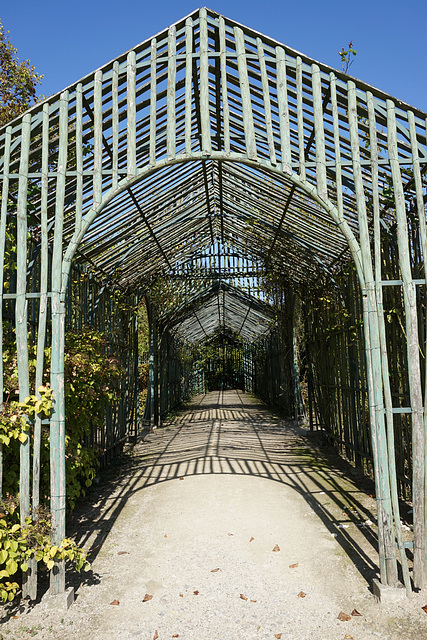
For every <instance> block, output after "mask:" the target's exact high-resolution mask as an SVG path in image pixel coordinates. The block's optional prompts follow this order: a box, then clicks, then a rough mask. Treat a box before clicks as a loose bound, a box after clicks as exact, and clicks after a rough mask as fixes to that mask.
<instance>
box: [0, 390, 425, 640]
mask: <svg viewBox="0 0 427 640" xmlns="http://www.w3.org/2000/svg"><path fill="white" fill-rule="evenodd" d="M310 443H311V439H310V438H309V437H307V436H306V432H305V431H304V430H303V429H299V428H298V427H297V426H296V425H294V424H291V423H286V422H284V421H282V420H280V419H278V418H277V417H275V416H274V415H273V414H271V413H270V412H269V411H267V410H266V409H265V408H264V407H263V406H262V405H260V404H256V403H253V402H252V401H251V400H250V398H249V396H247V395H245V394H243V393H241V392H225V393H221V392H213V393H210V394H208V395H207V396H204V397H199V398H196V399H195V401H194V402H193V404H192V406H191V407H190V409H189V410H188V411H186V412H183V413H181V414H179V415H178V416H177V417H175V418H174V419H172V420H171V421H169V422H168V423H167V424H166V425H165V426H163V427H162V428H161V429H158V430H157V431H155V432H153V433H151V434H150V435H149V436H148V437H147V438H146V441H145V443H142V444H140V445H137V447H136V448H135V450H134V454H133V457H132V460H131V461H130V462H129V463H128V464H127V465H126V466H125V467H124V468H123V470H122V472H121V474H120V476H119V477H118V478H115V479H112V480H111V482H109V483H108V484H107V485H105V484H103V486H102V487H101V486H100V487H99V491H98V494H99V495H96V494H94V495H93V496H92V498H91V502H90V503H88V504H86V505H85V506H84V508H82V509H81V511H80V513H79V523H78V525H77V528H76V531H75V533H76V538H77V540H78V542H79V543H81V544H84V545H85V547H87V548H88V547H92V548H94V553H93V575H92V576H91V577H90V579H89V582H88V583H87V584H81V585H80V586H79V588H78V589H77V596H78V597H77V599H76V602H75V604H74V605H73V606H72V607H71V609H70V610H69V611H67V612H64V613H59V614H56V613H54V612H50V611H46V610H45V609H44V607H43V603H42V604H40V605H37V606H36V607H35V608H33V609H32V610H30V611H28V612H25V611H22V612H21V613H20V614H19V616H18V617H17V618H14V619H11V620H10V621H9V622H7V623H5V624H4V625H3V627H2V633H3V637H4V638H15V639H16V640H21V639H23V638H29V637H37V638H52V639H55V640H62V639H67V640H77V639H81V638H91V639H92V640H110V638H111V639H113V638H114V639H119V640H120V639H125V638H126V639H127V638H138V639H141V640H154V639H155V638H159V640H166V639H168V640H169V639H170V638H179V639H180V640H223V639H225V638H226V639H227V640H255V639H257V640H258V639H262V640H264V639H271V640H274V638H278V639H281V640H303V639H306V638H307V639H310V640H343V639H344V638H347V639H350V638H354V640H371V639H373V638H376V639H377V638H383V639H386V638H387V639H397V638H399V639H400V638H402V639H405V638H407V639H409V638H423V637H427V615H426V614H425V613H424V611H423V610H422V609H421V606H422V605H424V604H426V602H427V593H425V594H421V595H420V594H418V595H417V596H415V597H414V598H412V599H411V600H410V601H409V600H408V601H405V602H404V603H403V604H402V606H399V607H396V608H394V609H393V610H392V611H387V610H386V609H384V608H381V607H380V606H379V605H377V604H376V603H374V601H373V596H372V594H371V592H370V585H371V581H372V577H373V576H375V575H376V572H377V567H376V553H375V529H374V527H373V526H372V525H371V524H369V521H371V522H372V521H374V520H375V515H374V508H375V503H374V500H373V498H372V497H370V495H369V491H371V492H372V489H369V488H368V489H367V491H368V493H364V492H363V491H361V490H360V488H358V487H357V486H356V485H355V484H354V478H355V476H354V475H353V476H351V475H349V474H348V472H349V469H350V468H349V467H348V466H346V465H345V464H344V463H340V462H339V461H338V462H337V466H336V467H333V468H331V460H330V457H329V454H328V451H327V450H324V449H322V448H317V449H311V448H309V447H310ZM327 454H328V455H327ZM352 477H353V479H352ZM365 523H368V524H365ZM150 596H151V597H150ZM144 599H145V602H144ZM114 601H117V602H118V603H119V604H111V603H113V602H114ZM354 610H357V611H358V612H360V613H361V614H362V615H361V616H355V615H351V614H352V611H354ZM340 612H344V613H345V614H348V615H349V616H350V620H348V621H341V620H339V619H338V616H339V614H340Z"/></svg>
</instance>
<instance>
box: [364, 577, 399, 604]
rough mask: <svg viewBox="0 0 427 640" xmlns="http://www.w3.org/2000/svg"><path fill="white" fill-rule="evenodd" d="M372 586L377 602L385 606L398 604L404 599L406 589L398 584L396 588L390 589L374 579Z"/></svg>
mask: <svg viewBox="0 0 427 640" xmlns="http://www.w3.org/2000/svg"><path fill="white" fill-rule="evenodd" d="M372 586H373V591H374V597H375V599H376V600H377V602H379V603H380V604H384V605H386V606H387V605H393V604H398V603H399V602H402V600H404V599H405V597H406V589H405V587H404V586H403V584H400V582H399V584H398V586H397V587H390V586H389V585H388V584H382V583H381V582H380V581H379V580H377V579H376V578H374V580H373V584H372Z"/></svg>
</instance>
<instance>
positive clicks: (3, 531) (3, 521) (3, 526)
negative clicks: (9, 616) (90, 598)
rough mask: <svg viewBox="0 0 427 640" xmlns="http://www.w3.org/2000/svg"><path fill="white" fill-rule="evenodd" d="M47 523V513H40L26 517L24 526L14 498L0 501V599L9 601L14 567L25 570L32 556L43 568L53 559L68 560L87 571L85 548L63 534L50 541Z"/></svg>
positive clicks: (15, 584)
mask: <svg viewBox="0 0 427 640" xmlns="http://www.w3.org/2000/svg"><path fill="white" fill-rule="evenodd" d="M50 534H51V525H50V521H49V518H48V516H46V515H44V514H41V515H39V517H38V519H37V520H33V519H32V518H27V519H26V520H25V526H24V527H22V526H21V525H20V523H19V512H18V509H17V507H16V500H14V499H9V500H6V501H2V502H1V503H0V599H1V600H2V601H3V602H10V601H12V600H13V599H14V598H15V596H16V594H17V593H18V591H19V588H20V587H19V583H18V582H16V581H14V580H13V578H12V577H13V576H15V575H16V574H17V573H18V571H19V570H20V571H21V572H25V571H28V566H29V565H28V561H29V560H30V559H31V558H35V560H36V561H37V562H43V563H44V564H45V565H46V567H47V569H48V570H49V571H50V570H51V569H53V567H54V565H55V562H59V561H60V560H64V559H65V560H70V561H71V562H73V563H74V565H75V567H76V569H77V571H81V570H82V569H83V570H84V571H88V570H89V569H90V563H89V562H88V560H87V554H86V552H85V551H84V550H83V549H81V548H80V547H78V546H77V545H76V544H75V543H74V542H73V541H72V540H70V539H69V538H65V539H64V540H62V541H61V543H60V544H53V543H52V542H51V541H50Z"/></svg>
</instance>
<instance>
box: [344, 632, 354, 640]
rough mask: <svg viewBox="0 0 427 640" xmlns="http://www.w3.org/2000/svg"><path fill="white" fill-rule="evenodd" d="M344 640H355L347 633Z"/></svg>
mask: <svg viewBox="0 0 427 640" xmlns="http://www.w3.org/2000/svg"><path fill="white" fill-rule="evenodd" d="M344 640H354V638H353V636H351V635H350V634H349V633H346V634H345V636H344Z"/></svg>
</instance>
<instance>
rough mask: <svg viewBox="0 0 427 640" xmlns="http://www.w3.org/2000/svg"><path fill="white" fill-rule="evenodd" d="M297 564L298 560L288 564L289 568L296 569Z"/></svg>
mask: <svg viewBox="0 0 427 640" xmlns="http://www.w3.org/2000/svg"><path fill="white" fill-rule="evenodd" d="M297 566H298V562H295V564H290V565H289V569H296V568H297Z"/></svg>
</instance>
